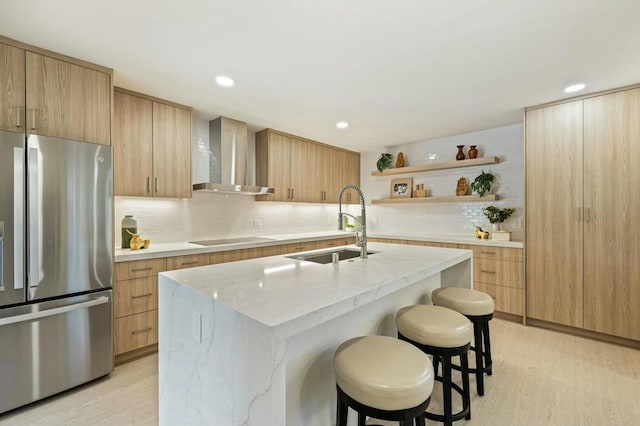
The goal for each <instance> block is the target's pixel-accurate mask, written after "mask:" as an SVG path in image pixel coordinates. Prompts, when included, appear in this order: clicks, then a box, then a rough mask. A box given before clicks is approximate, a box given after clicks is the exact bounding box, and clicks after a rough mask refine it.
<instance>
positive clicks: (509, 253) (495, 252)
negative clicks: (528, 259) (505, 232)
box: [473, 246, 522, 262]
mask: <svg viewBox="0 0 640 426" xmlns="http://www.w3.org/2000/svg"><path fill="white" fill-rule="evenodd" d="M473 257H481V258H483V259H496V260H511V261H514V262H522V249H519V248H508V247H490V246H473Z"/></svg>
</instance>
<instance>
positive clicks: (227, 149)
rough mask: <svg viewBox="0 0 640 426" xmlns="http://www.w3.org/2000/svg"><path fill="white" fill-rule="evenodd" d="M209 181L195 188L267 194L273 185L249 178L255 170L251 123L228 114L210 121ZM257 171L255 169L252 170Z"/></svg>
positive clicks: (234, 192) (198, 189)
mask: <svg viewBox="0 0 640 426" xmlns="http://www.w3.org/2000/svg"><path fill="white" fill-rule="evenodd" d="M209 149H210V151H211V153H212V154H211V158H210V164H209V182H203V183H196V184H194V185H193V190H194V191H205V192H217V193H219V194H241V195H266V194H273V188H268V187H264V186H255V185H254V183H253V182H249V181H248V178H249V171H251V172H253V171H255V161H250V158H249V157H250V156H249V143H248V141H247V124H246V123H243V122H241V121H237V120H232V119H230V118H226V117H218V118H216V119H215V120H211V121H210V122H209ZM252 174H253V175H255V173H252Z"/></svg>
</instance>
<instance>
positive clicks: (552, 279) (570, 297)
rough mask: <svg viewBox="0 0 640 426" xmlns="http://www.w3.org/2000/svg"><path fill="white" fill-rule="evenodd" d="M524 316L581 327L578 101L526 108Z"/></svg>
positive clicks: (579, 125) (579, 114) (580, 142)
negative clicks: (525, 296) (525, 311)
mask: <svg viewBox="0 0 640 426" xmlns="http://www.w3.org/2000/svg"><path fill="white" fill-rule="evenodd" d="M525 151H526V152H525V158H526V159H527V167H526V190H525V193H526V206H527V208H526V215H527V220H526V227H527V229H526V276H527V278H526V282H527V315H528V316H529V317H531V318H536V319H541V320H545V321H550V322H554V323H559V324H564V325H569V326H573V327H582V316H583V310H582V297H583V296H582V291H583V283H582V268H583V261H582V247H583V239H582V220H581V218H580V213H581V207H582V101H574V102H568V103H564V104H559V105H554V106H550V107H545V108H539V109H534V110H529V111H527V113H526V146H525Z"/></svg>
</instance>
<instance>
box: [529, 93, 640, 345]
mask: <svg viewBox="0 0 640 426" xmlns="http://www.w3.org/2000/svg"><path fill="white" fill-rule="evenodd" d="M525 151H526V162H527V170H526V205H527V210H526V214H527V220H526V222H527V230H526V231H527V234H526V235H527V236H526V274H527V316H528V317H529V318H534V319H539V320H544V321H548V322H553V323H558V324H563V325H568V326H572V327H578V328H583V329H586V330H591V331H595V332H599V333H604V334H608V335H613V336H618V337H623V338H627V339H633V340H640V309H638V306H637V305H638V303H640V262H638V259H640V227H638V223H637V222H638V218H639V217H640V215H638V212H640V88H633V89H627V90H621V91H618V92H613V93H606V94H602V95H594V96H591V97H585V98H583V99H580V100H575V101H568V102H565V103H559V104H555V105H551V106H546V107H540V108H530V109H528V110H527V112H526V148H525Z"/></svg>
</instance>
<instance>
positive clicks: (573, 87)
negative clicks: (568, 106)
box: [564, 83, 585, 93]
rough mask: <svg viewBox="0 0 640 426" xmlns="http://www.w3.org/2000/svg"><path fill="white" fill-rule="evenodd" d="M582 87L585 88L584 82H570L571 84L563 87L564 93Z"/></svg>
mask: <svg viewBox="0 0 640 426" xmlns="http://www.w3.org/2000/svg"><path fill="white" fill-rule="evenodd" d="M584 88H585V85H584V83H578V84H572V85H571V86H567V87H565V89H564V93H573V92H578V91H580V90H582V89H584Z"/></svg>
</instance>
